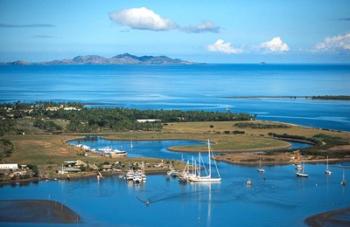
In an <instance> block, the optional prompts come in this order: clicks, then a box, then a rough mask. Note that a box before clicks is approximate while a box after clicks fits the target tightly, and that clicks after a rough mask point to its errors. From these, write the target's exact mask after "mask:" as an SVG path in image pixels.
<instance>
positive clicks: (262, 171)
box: [256, 157, 265, 173]
mask: <svg viewBox="0 0 350 227" xmlns="http://www.w3.org/2000/svg"><path fill="white" fill-rule="evenodd" d="M256 171H258V172H259V173H265V169H264V168H262V166H261V157H260V160H259V168H257V169H256Z"/></svg>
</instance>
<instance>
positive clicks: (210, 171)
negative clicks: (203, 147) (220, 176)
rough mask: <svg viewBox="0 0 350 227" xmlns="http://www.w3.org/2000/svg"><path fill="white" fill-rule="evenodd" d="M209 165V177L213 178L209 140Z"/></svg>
mask: <svg viewBox="0 0 350 227" xmlns="http://www.w3.org/2000/svg"><path fill="white" fill-rule="evenodd" d="M208 164H209V177H211V157H210V141H209V139H208Z"/></svg>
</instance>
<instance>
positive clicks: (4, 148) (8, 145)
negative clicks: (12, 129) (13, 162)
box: [0, 139, 14, 160]
mask: <svg viewBox="0 0 350 227" xmlns="http://www.w3.org/2000/svg"><path fill="white" fill-rule="evenodd" d="M13 148H14V146H13V144H12V142H11V141H10V140H8V139H0V160H2V159H3V158H4V157H10V155H11V154H12V152H13Z"/></svg>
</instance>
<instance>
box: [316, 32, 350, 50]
mask: <svg viewBox="0 0 350 227" xmlns="http://www.w3.org/2000/svg"><path fill="white" fill-rule="evenodd" d="M315 48H316V50H321V51H339V50H350V33H347V34H344V35H337V36H332V37H327V38H325V39H324V40H323V41H322V42H320V43H318V44H317V45H316V46H315Z"/></svg>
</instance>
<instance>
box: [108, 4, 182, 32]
mask: <svg viewBox="0 0 350 227" xmlns="http://www.w3.org/2000/svg"><path fill="white" fill-rule="evenodd" d="M109 18H110V19H111V20H112V21H114V22H116V23H118V24H120V25H123V26H127V27H130V28H133V29H141V30H152V31H165V30H170V29H172V28H174V27H175V24H174V23H173V22H171V21H170V20H168V19H166V18H163V17H161V16H160V15H158V14H157V13H155V12H153V11H152V10H150V9H148V8H146V7H140V8H130V9H124V10H121V11H116V12H111V13H110V14H109Z"/></svg>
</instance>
